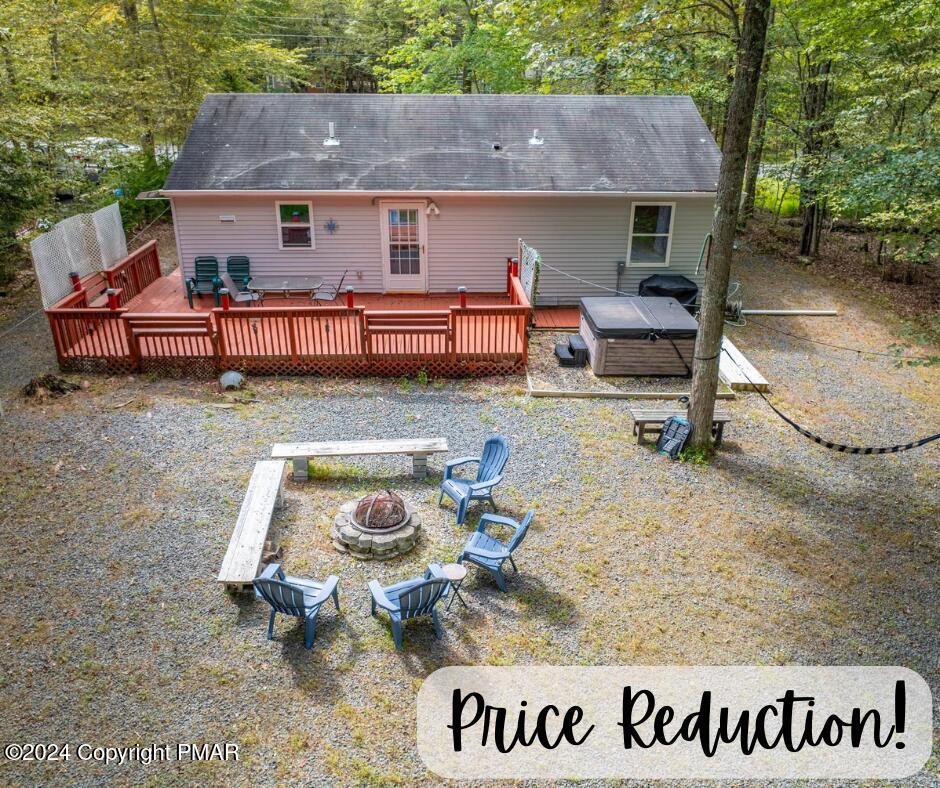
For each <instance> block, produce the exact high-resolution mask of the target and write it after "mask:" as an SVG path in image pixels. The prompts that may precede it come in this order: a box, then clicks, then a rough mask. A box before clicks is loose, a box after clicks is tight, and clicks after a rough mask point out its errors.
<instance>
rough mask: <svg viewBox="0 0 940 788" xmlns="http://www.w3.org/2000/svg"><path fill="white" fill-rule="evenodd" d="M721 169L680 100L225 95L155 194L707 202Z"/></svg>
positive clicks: (215, 99) (697, 119)
mask: <svg viewBox="0 0 940 788" xmlns="http://www.w3.org/2000/svg"><path fill="white" fill-rule="evenodd" d="M330 122H332V123H334V124H335V131H336V137H337V138H338V139H339V140H340V144H339V145H336V146H325V145H324V144H323V140H324V138H326V137H327V136H328V131H329V123H330ZM533 129H538V133H539V137H541V138H542V139H543V140H544V144H542V145H530V144H529V138H530V137H531V136H532V133H533ZM497 146H498V147H497ZM720 160H721V154H720V152H719V150H718V147H717V146H716V145H715V142H714V140H713V139H712V136H711V134H710V132H709V131H708V128H707V127H706V125H705V123H704V121H703V120H702V118H701V116H700V115H699V113H698V111H697V110H696V108H695V105H694V104H693V102H692V99H691V98H689V97H688V96H523V95H459V96H452V95H430V96H429V95H363V94H264V93H262V94H259V93H227V94H211V95H209V96H207V97H206V99H205V101H204V102H203V104H202V107H201V108H200V109H199V113H198V114H197V115H196V119H195V121H194V122H193V125H192V128H191V129H190V132H189V136H188V137H187V139H186V142H185V144H184V145H183V148H182V150H181V151H180V155H179V158H178V159H177V161H176V163H175V164H174V166H173V170H172V171H171V172H170V175H169V177H168V179H167V182H166V184H165V186H164V189H165V190H167V191H177V190H179V191H183V190H221V191H229V190H258V191H261V190H264V191H267V190H284V191H291V190H299V191H308V190H309V191H333V190H339V191H400V192H435V191H546V192H551V191H570V192H714V191H715V189H716V185H717V181H718V167H719V163H720Z"/></svg>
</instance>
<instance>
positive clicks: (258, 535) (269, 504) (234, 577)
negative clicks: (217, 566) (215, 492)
mask: <svg viewBox="0 0 940 788" xmlns="http://www.w3.org/2000/svg"><path fill="white" fill-rule="evenodd" d="M285 464H286V463H285V462H284V460H261V461H260V462H258V463H256V464H255V469H254V471H253V472H252V474H251V480H250V481H249V482H248V489H247V491H246V492H245V500H244V501H242V508H241V511H239V513H238V521H237V522H236V523H235V530H234V531H233V532H232V538H231V540H230V541H229V544H228V550H227V551H226V553H225V558H224V559H223V560H222V569H221V570H220V571H219V577H218V581H219V582H220V583H224V584H225V586H226V587H227V588H231V589H233V590H239V591H241V590H245V589H246V588H250V587H251V581H252V580H254V579H255V578H256V577H257V576H258V568H259V567H260V566H261V554H262V552H263V551H264V541H265V539H266V538H267V536H268V528H270V526H271V517H272V516H273V515H274V507H275V506H276V505H277V504H278V501H279V500H280V495H281V480H282V479H283V476H284V466H285Z"/></svg>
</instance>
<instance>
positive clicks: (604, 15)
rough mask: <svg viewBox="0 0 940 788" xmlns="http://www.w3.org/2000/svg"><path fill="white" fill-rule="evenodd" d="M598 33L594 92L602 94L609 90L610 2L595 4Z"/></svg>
mask: <svg viewBox="0 0 940 788" xmlns="http://www.w3.org/2000/svg"><path fill="white" fill-rule="evenodd" d="M597 19H598V27H597V30H598V34H597V43H596V46H595V48H594V57H595V61H594V92H595V93H596V94H597V95H599V96H603V95H605V94H606V93H609V92H610V60H609V58H608V48H609V46H610V2H609V0H600V2H599V4H598V6H597Z"/></svg>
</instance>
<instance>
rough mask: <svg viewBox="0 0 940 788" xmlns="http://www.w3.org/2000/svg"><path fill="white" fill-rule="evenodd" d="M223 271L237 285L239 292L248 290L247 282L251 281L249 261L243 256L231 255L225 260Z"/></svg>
mask: <svg viewBox="0 0 940 788" xmlns="http://www.w3.org/2000/svg"><path fill="white" fill-rule="evenodd" d="M225 271H226V272H227V273H228V275H229V276H230V277H232V279H233V280H234V281H235V283H236V284H237V285H238V289H239V290H240V291H241V292H245V291H246V290H247V289H248V280H249V279H251V260H249V259H248V258H247V257H246V256H245V255H243V254H233V255H232V256H231V257H228V258H226V260H225Z"/></svg>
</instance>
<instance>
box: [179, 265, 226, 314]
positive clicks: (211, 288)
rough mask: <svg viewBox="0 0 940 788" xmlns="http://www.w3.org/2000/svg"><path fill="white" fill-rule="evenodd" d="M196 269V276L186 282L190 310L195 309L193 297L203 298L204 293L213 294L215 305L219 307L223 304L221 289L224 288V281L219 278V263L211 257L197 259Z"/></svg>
mask: <svg viewBox="0 0 940 788" xmlns="http://www.w3.org/2000/svg"><path fill="white" fill-rule="evenodd" d="M195 269H196V272H195V276H191V277H189V279H187V280H186V298H187V299H189V308H190V309H192V308H193V295H197V296H202V294H203V293H211V294H212V297H213V298H214V299H215V305H216V306H219V304H220V303H221V301H220V299H219V288H220V287H222V280H221V279H220V278H219V261H218V260H217V259H216V258H214V257H211V256H203V257H197V258H196V260H195Z"/></svg>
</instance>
